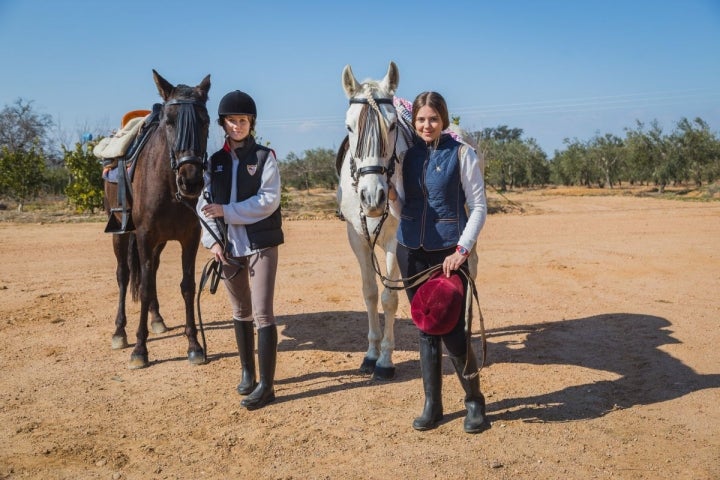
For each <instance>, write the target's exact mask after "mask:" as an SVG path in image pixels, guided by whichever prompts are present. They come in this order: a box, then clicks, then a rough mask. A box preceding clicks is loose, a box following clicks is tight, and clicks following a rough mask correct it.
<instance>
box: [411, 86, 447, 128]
mask: <svg viewBox="0 0 720 480" xmlns="http://www.w3.org/2000/svg"><path fill="white" fill-rule="evenodd" d="M425 106H428V107H430V108H432V109H433V110H435V111H436V112H437V113H438V115H440V120H442V123H443V127H442V129H443V130H445V129H446V128H448V127H449V126H450V116H449V115H448V108H447V103H445V99H444V98H443V96H442V95H440V94H439V93H437V92H423V93H421V94H420V95H418V96H417V97H415V101H414V102H413V105H412V124H413V128H414V127H415V118H416V117H417V114H418V111H419V110H420V109H421V108H422V107H425Z"/></svg>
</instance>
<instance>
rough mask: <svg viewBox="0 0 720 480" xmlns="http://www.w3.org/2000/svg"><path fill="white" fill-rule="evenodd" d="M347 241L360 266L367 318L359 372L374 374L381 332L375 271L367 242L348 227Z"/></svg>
mask: <svg viewBox="0 0 720 480" xmlns="http://www.w3.org/2000/svg"><path fill="white" fill-rule="evenodd" d="M348 239H349V241H350V246H351V247H352V250H353V252H354V253H355V257H357V260H358V264H359V265H360V277H361V278H362V293H363V299H364V300H365V309H366V311H367V316H368V350H367V353H366V354H365V358H364V359H363V362H362V365H360V372H362V373H374V372H375V368H376V366H377V361H378V358H379V357H380V341H381V340H382V332H381V329H380V317H379V314H378V286H377V280H376V278H375V270H374V269H373V266H372V258H371V255H372V252H371V251H370V247H369V246H368V245H367V242H366V241H365V240H364V239H363V238H361V237H360V236H359V235H358V234H357V233H356V232H355V231H354V230H351V227H350V226H349V225H348Z"/></svg>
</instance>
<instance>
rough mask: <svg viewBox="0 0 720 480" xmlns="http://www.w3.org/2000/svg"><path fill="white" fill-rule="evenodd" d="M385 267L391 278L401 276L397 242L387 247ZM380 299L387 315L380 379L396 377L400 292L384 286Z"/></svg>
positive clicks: (380, 360) (377, 375) (380, 362)
mask: <svg viewBox="0 0 720 480" xmlns="http://www.w3.org/2000/svg"><path fill="white" fill-rule="evenodd" d="M386 248H387V249H388V250H387V251H386V253H385V262H386V263H385V268H386V271H387V277H388V278H389V279H391V280H392V279H397V278H399V271H400V269H399V267H398V264H397V261H396V260H395V244H394V243H393V244H392V245H391V246H389V247H386ZM380 301H381V303H382V307H383V314H384V316H385V331H384V334H383V337H382V342H381V343H380V357H379V358H378V361H377V365H376V366H375V374H374V376H375V378H377V379H379V380H391V379H393V378H394V377H395V365H394V364H393V361H392V354H393V352H394V351H395V315H396V313H397V309H398V292H397V290H393V289H391V288H387V287H386V288H384V289H383V292H382V296H381V297H380Z"/></svg>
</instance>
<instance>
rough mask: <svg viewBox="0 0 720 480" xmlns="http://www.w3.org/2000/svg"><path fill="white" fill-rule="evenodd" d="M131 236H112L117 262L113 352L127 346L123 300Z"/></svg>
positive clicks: (127, 278) (128, 274) (125, 291)
mask: <svg viewBox="0 0 720 480" xmlns="http://www.w3.org/2000/svg"><path fill="white" fill-rule="evenodd" d="M130 235H131V234H114V235H113V251H114V252H115V258H116V260H117V268H116V269H115V277H116V279H117V284H118V305H117V313H116V314H115V333H113V336H112V348H113V350H117V349H121V348H126V347H127V346H128V341H127V333H126V332H125V326H126V325H127V317H126V315H125V298H126V297H127V287H128V282H129V281H130V268H129V266H128V262H127V256H128V242H129V237H130Z"/></svg>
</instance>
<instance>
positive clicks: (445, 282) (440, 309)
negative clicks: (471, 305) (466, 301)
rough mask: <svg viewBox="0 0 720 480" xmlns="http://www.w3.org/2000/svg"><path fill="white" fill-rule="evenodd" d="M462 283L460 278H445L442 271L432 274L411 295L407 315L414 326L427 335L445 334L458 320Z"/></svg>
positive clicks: (462, 289) (453, 275) (461, 302)
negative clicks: (408, 314)
mask: <svg viewBox="0 0 720 480" xmlns="http://www.w3.org/2000/svg"><path fill="white" fill-rule="evenodd" d="M463 293H464V288H463V283H462V279H461V278H460V275H458V274H457V273H453V274H451V275H450V277H449V278H448V277H446V276H445V274H443V272H442V270H438V271H437V272H435V273H433V274H432V275H431V276H430V278H428V280H427V281H426V282H425V283H423V284H422V285H421V286H420V288H418V289H417V291H416V292H415V296H413V299H412V303H411V304H410V313H411V315H412V320H413V322H414V323H415V325H416V326H417V327H418V329H420V331H421V332H423V333H427V334H428V335H445V334H447V333H449V332H450V331H451V330H452V329H453V328H455V325H457V322H458V320H459V319H460V312H461V309H462V307H463Z"/></svg>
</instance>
